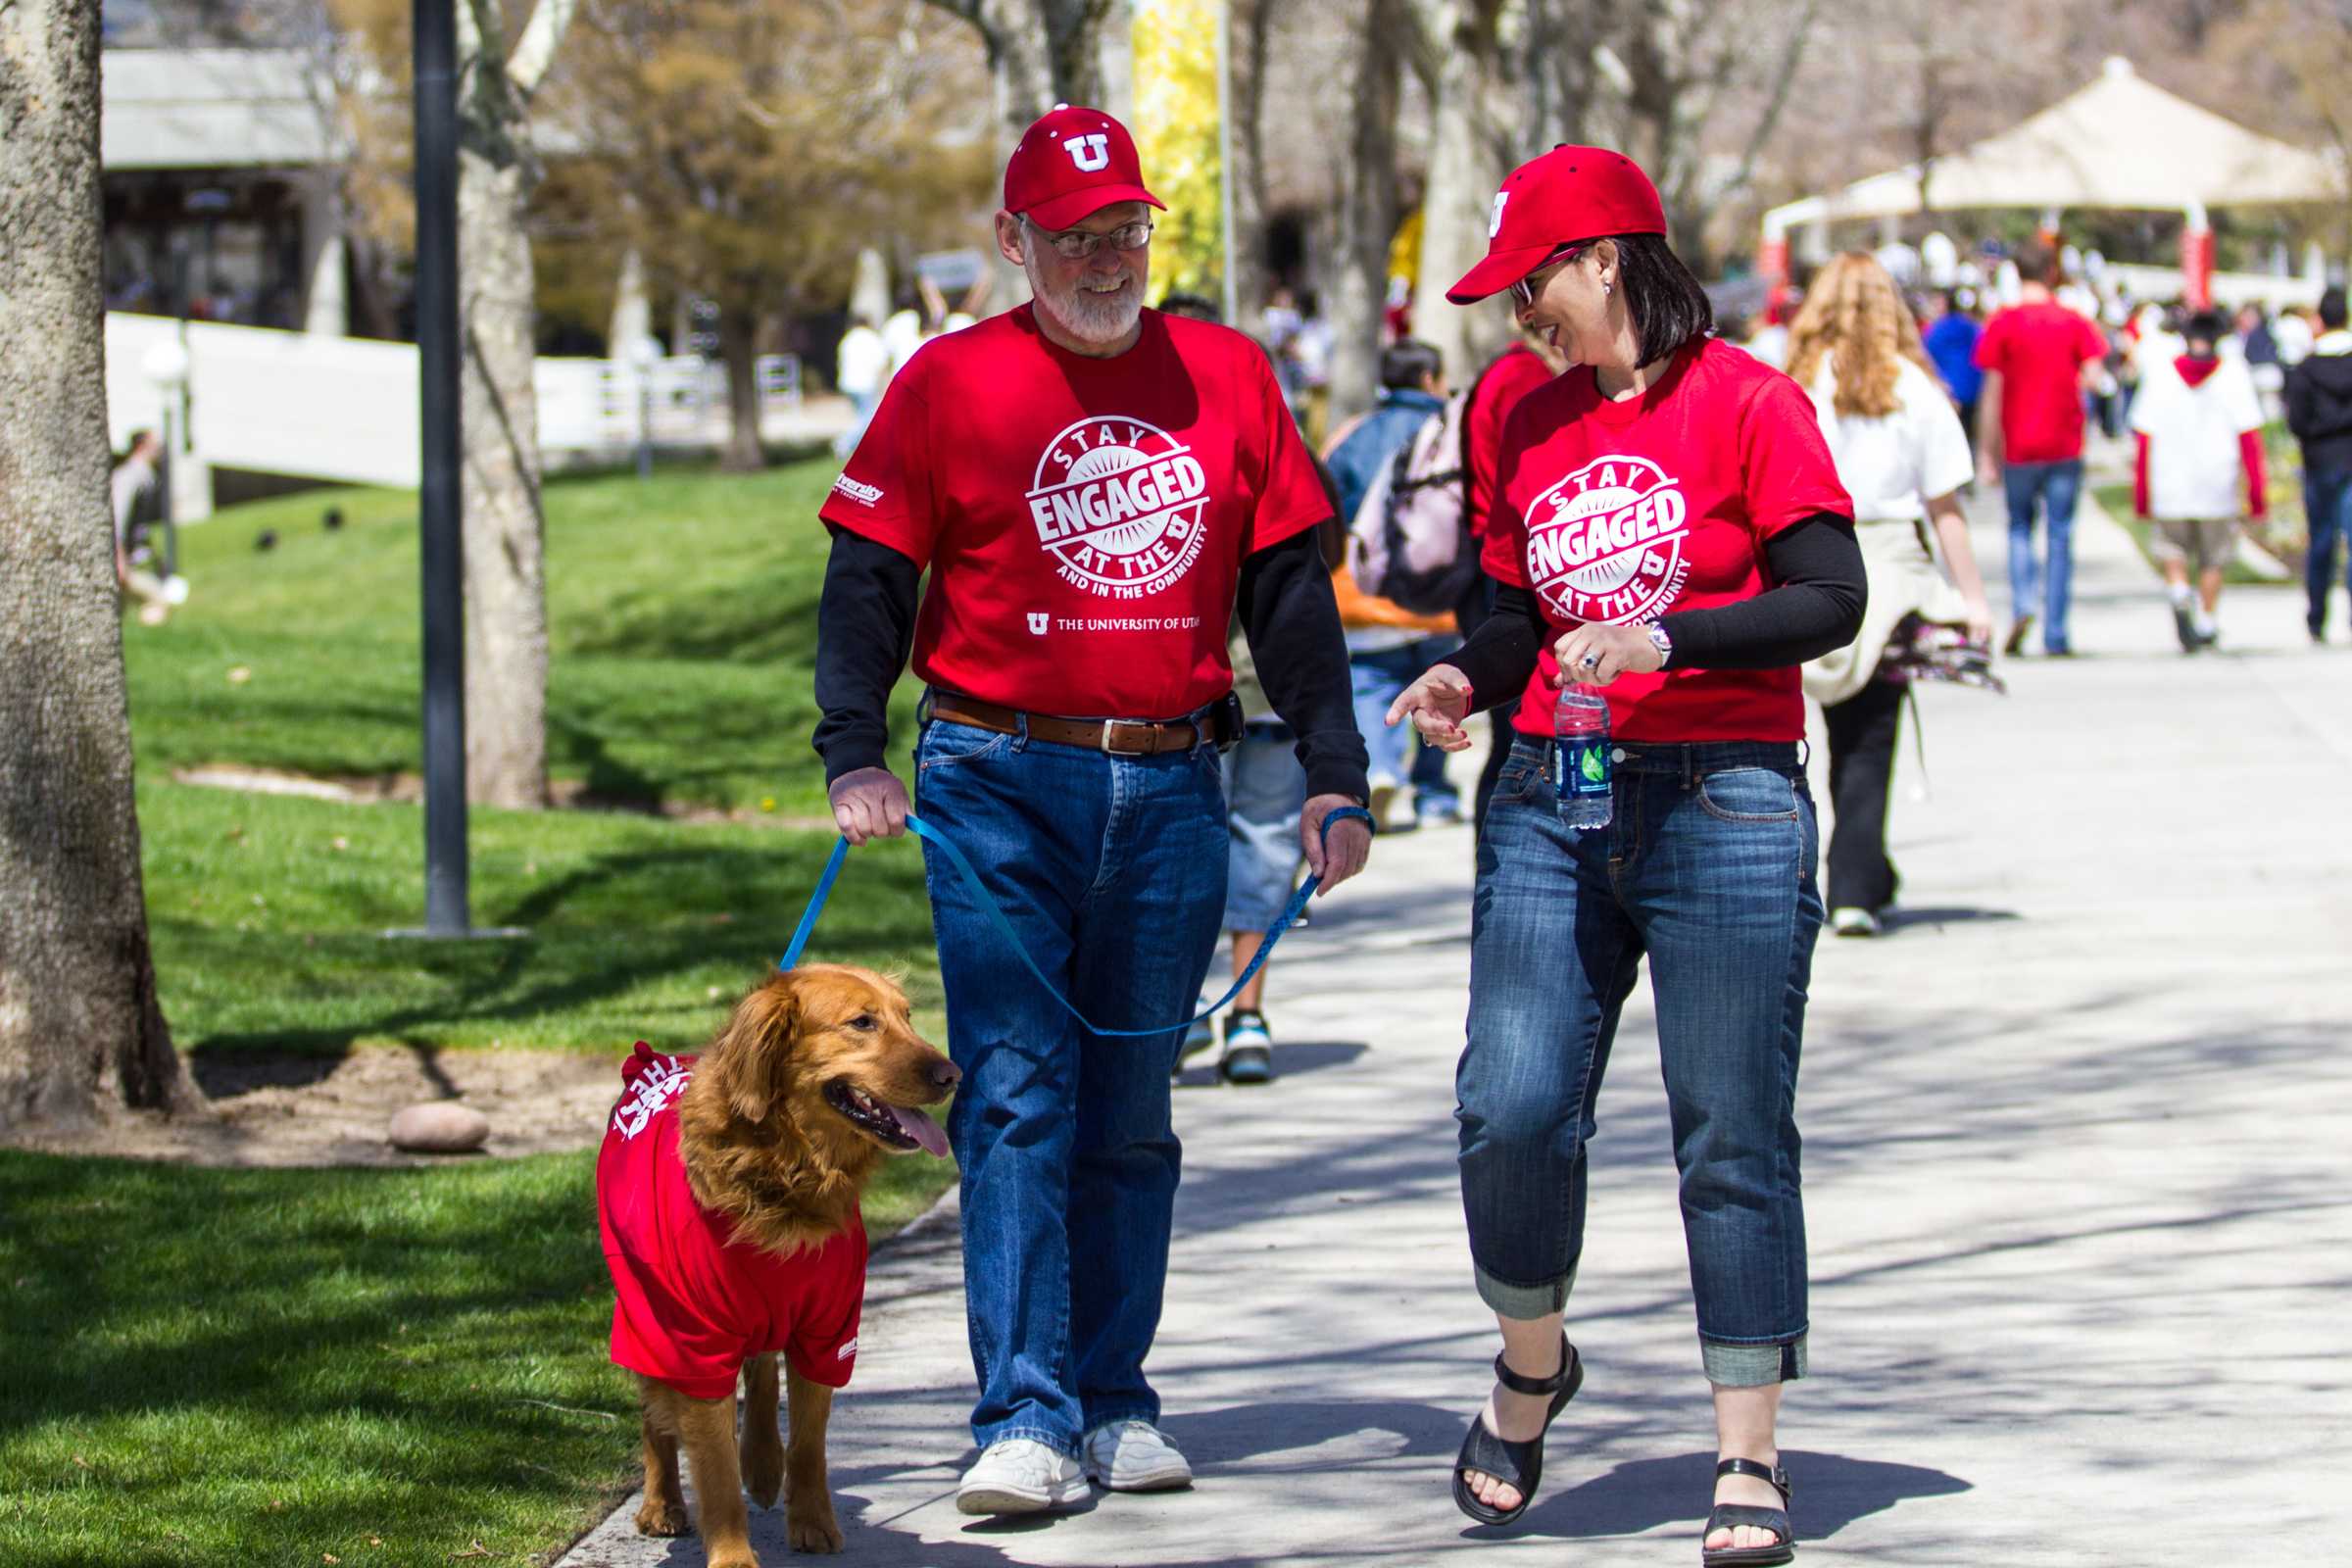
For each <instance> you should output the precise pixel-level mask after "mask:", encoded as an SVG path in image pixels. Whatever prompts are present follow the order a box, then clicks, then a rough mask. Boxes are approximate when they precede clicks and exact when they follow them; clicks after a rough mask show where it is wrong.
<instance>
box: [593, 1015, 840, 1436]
mask: <svg viewBox="0 0 2352 1568" xmlns="http://www.w3.org/2000/svg"><path fill="white" fill-rule="evenodd" d="M694 1060H695V1058H694V1057H692V1056H663V1055H658V1054H655V1052H654V1051H653V1049H652V1048H651V1047H649V1046H648V1045H646V1044H645V1042H643V1041H639V1042H638V1043H637V1054H635V1055H634V1056H632V1057H631V1058H630V1059H629V1060H628V1061H627V1062H626V1063H624V1064H623V1065H622V1067H621V1069H620V1076H621V1082H622V1083H623V1084H624V1085H625V1086H626V1088H625V1089H624V1091H623V1093H622V1094H621V1097H620V1103H619V1104H617V1105H615V1106H613V1120H612V1122H611V1124H610V1125H608V1126H607V1127H606V1129H605V1147H604V1152H602V1153H600V1154H599V1155H598V1156H597V1160H596V1207H597V1219H598V1223H599V1227H600V1228H601V1229H602V1230H603V1232H604V1239H605V1262H606V1264H607V1266H609V1267H610V1268H611V1269H612V1270H613V1290H614V1291H615V1292H616V1293H617V1296H618V1299H616V1300H615V1301H614V1302H613V1361H614V1363H616V1364H617V1365H620V1366H624V1367H626V1368H628V1369H629V1370H630V1371H632V1372H641V1373H643V1374H644V1375H645V1376H647V1377H649V1378H655V1379H658V1380H659V1381H661V1382H663V1383H666V1384H668V1385H669V1386H670V1387H671V1388H673V1389H676V1390H677V1391H678V1392H679V1393H681V1394H684V1395H688V1396H691V1397H694V1398H698V1399H723V1398H725V1397H728V1396H729V1395H731V1394H733V1393H734V1392H735V1373H736V1369H737V1368H738V1367H740V1366H741V1365H742V1364H743V1362H744V1360H745V1358H746V1357H748V1356H753V1355H759V1354H761V1353H763V1352H765V1351H768V1350H782V1351H783V1352H784V1353H785V1355H786V1356H787V1357H788V1358H789V1359H790V1360H791V1362H792V1365H793V1369H794V1370H795V1371H797V1372H799V1373H800V1374H801V1376H803V1377H805V1378H807V1379H809V1381H810V1382H812V1383H822V1384H824V1385H826V1386H827V1387H828V1388H835V1389H838V1388H841V1387H843V1386H844V1385H846V1384H847V1383H848V1382H849V1381H850V1373H851V1371H852V1370H853V1369H854V1368H855V1367H856V1366H857V1364H858V1308H859V1307H860V1306H861V1305H862V1304H863V1302H864V1299H865V1223H864V1221H863V1220H862V1219H860V1218H859V1217H858V1215H857V1214H856V1213H855V1212H853V1213H852V1214H851V1216H850V1223H849V1225H848V1227H847V1228H845V1229H844V1230H842V1231H840V1232H838V1233H836V1234H835V1235H833V1236H831V1237H828V1238H827V1239H826V1241H825V1243H824V1245H822V1246H821V1247H817V1248H813V1249H809V1248H804V1249H803V1250H800V1251H798V1252H795V1253H794V1254H793V1255H792V1256H791V1257H789V1258H780V1257H778V1256H776V1255H775V1254H774V1253H773V1252H769V1251H764V1250H760V1249H759V1248H756V1247H752V1246H749V1245H747V1244H744V1243H740V1242H735V1241H731V1240H729V1236H730V1233H731V1232H732V1229H733V1222H732V1221H731V1220H729V1219H728V1218H727V1216H725V1215H724V1214H713V1213H711V1212H710V1211H709V1210H707V1209H705V1208H704V1207H703V1206H702V1205H701V1204H700V1203H698V1202H696V1201H695V1199H694V1189H693V1188H692V1187H690V1186H688V1185H687V1181H686V1164H685V1161H684V1160H682V1159H680V1158H679V1157H678V1108H677V1103H678V1096H679V1095H681V1094H683V1093H684V1092H685V1089H686V1083H687V1079H688V1078H689V1076H691V1074H692V1072H693V1070H694Z"/></svg>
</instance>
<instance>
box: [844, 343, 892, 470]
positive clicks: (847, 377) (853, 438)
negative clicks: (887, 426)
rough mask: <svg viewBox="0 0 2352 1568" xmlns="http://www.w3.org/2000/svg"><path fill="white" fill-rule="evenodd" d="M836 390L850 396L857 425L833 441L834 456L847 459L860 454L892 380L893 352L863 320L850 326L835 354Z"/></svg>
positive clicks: (854, 424)
mask: <svg viewBox="0 0 2352 1568" xmlns="http://www.w3.org/2000/svg"><path fill="white" fill-rule="evenodd" d="M833 365H834V370H833V385H834V387H835V388H836V389H837V390H838V391H840V392H841V393H843V394H844V395H845V396H847V397H848V398H849V400H850V407H851V409H852V410H853V411H854V412H855V413H856V414H857V421H856V422H855V423H853V424H852V425H851V426H850V427H849V428H848V429H847V430H844V431H843V432H842V433H841V434H840V435H838V436H835V437H834V438H833V455H834V456H835V457H837V458H846V457H848V456H849V455H850V454H851V453H853V452H855V451H857V450H858V442H859V441H861V440H863V439H864V438H865V427H866V425H867V424H868V423H870V422H871V421H872V419H873V417H874V405H876V404H877V403H880V402H881V401H882V384H883V382H885V381H886V380H888V379H889V377H890V350H889V349H888V348H887V347H885V346H884V344H883V342H882V334H881V333H880V332H879V331H877V330H876V329H875V327H874V323H873V322H872V321H870V320H867V319H865V318H864V317H862V316H860V317H858V319H856V320H854V321H852V322H851V323H850V329H849V330H848V331H847V332H844V333H843V334H842V335H841V347H840V348H839V349H837V350H835V352H834V360H833Z"/></svg>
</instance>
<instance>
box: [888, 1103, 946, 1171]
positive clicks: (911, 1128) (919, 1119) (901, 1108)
mask: <svg viewBox="0 0 2352 1568" xmlns="http://www.w3.org/2000/svg"><path fill="white" fill-rule="evenodd" d="M882 1108H883V1109H885V1110H887V1111H889V1112H890V1114H891V1118H892V1119H893V1120H894V1121H896V1122H897V1123H898V1124H899V1131H901V1132H903V1133H905V1134H906V1135H907V1137H909V1138H911V1139H913V1140H914V1141H915V1142H916V1143H918V1144H920V1145H922V1146H923V1149H924V1151H925V1152H928V1153H932V1154H936V1155H938V1156H939V1157H940V1158H941V1159H945V1158H947V1157H948V1135H947V1134H946V1133H945V1132H943V1131H942V1130H941V1129H940V1125H939V1123H937V1122H935V1121H933V1120H932V1119H931V1118H930V1117H929V1116H926V1115H924V1114H923V1113H922V1112H921V1111H919V1110H916V1109H914V1108H913V1107H912V1106H909V1105H885V1106H883V1107H882Z"/></svg>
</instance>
